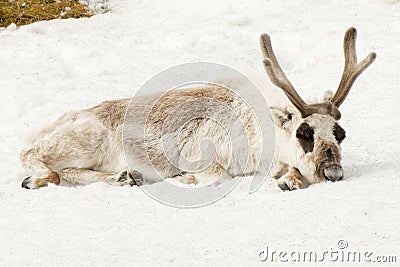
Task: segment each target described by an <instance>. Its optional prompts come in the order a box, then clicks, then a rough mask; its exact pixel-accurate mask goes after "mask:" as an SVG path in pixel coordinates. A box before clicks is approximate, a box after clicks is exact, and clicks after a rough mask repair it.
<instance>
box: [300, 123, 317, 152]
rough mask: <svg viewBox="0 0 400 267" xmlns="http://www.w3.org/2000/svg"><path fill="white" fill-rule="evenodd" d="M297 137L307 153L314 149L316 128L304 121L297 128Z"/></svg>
mask: <svg viewBox="0 0 400 267" xmlns="http://www.w3.org/2000/svg"><path fill="white" fill-rule="evenodd" d="M296 137H297V139H298V141H299V144H300V146H301V147H302V148H303V150H304V152H305V153H308V152H312V151H313V149H314V130H313V129H312V128H311V127H310V125H308V124H307V123H302V124H301V125H300V126H299V128H297V132H296Z"/></svg>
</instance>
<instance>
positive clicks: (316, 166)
mask: <svg viewBox="0 0 400 267" xmlns="http://www.w3.org/2000/svg"><path fill="white" fill-rule="evenodd" d="M356 37H357V31H356V29H355V28H350V29H348V30H347V31H346V33H345V36H344V42H343V48H344V56H345V65H344V70H343V75H342V79H341V80H340V84H339V86H338V89H337V91H336V93H335V94H334V95H333V93H328V94H325V96H324V102H321V103H316V104H308V103H306V102H305V101H304V100H303V99H302V98H301V97H300V95H299V94H298V93H297V91H296V89H295V88H294V87H293V85H292V84H291V83H290V81H289V79H288V78H287V77H286V75H285V73H284V72H283V70H282V68H281V67H280V66H279V63H278V60H277V59H276V56H275V53H274V51H273V49H272V45H271V39H270V37H269V35H268V34H263V35H261V38H260V44H261V50H262V52H263V55H264V60H263V63H264V68H265V70H266V72H267V74H268V76H269V78H270V80H271V82H272V83H273V84H274V85H276V86H277V87H279V88H281V89H282V90H283V92H284V93H285V94H286V96H287V97H288V99H289V100H290V102H291V103H292V104H293V106H294V107H295V108H296V109H297V111H298V112H289V111H288V109H290V108H288V107H286V108H276V107H272V108H271V111H272V114H273V115H274V121H275V124H276V126H277V128H278V129H280V130H282V131H283V132H280V131H279V130H278V132H277V133H278V134H277V136H276V137H277V138H276V141H277V142H278V144H276V145H277V148H278V151H279V153H278V154H279V155H278V160H279V161H280V162H281V163H284V164H285V165H287V166H288V167H290V168H292V170H294V169H295V171H293V172H296V173H297V174H296V175H297V176H298V172H300V174H301V175H302V176H303V177H304V178H305V179H306V180H307V181H308V182H309V183H315V182H321V181H324V180H330V181H338V180H341V179H342V178H343V170H342V166H341V165H340V161H341V159H342V156H341V150H340V143H341V142H342V141H343V139H344V138H345V135H346V134H345V131H344V130H343V129H342V128H341V127H340V126H339V124H338V120H339V119H340V117H341V114H340V111H339V107H340V105H341V104H342V103H343V101H344V100H345V98H346V96H347V95H348V93H349V91H350V88H351V86H352V85H353V83H354V81H355V80H356V79H357V77H358V76H359V75H360V74H361V73H362V72H363V71H364V70H365V69H366V68H367V67H368V66H369V65H371V63H372V62H373V61H374V60H375V58H376V54H375V53H370V54H369V55H368V56H367V57H366V58H365V59H364V60H362V61H361V62H359V63H358V60H357V54H356V48H355V43H356ZM294 179H297V178H294ZM290 184H293V183H290ZM299 188H301V186H300V187H299ZM290 189H292V188H290Z"/></svg>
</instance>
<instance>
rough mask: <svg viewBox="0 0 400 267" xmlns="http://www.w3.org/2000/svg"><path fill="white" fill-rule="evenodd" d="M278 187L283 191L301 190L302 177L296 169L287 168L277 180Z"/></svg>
mask: <svg viewBox="0 0 400 267" xmlns="http://www.w3.org/2000/svg"><path fill="white" fill-rule="evenodd" d="M278 186H279V188H280V189H282V190H283V191H287V190H289V191H291V190H296V189H301V188H303V176H302V175H301V173H300V171H299V170H298V169H297V168H289V171H288V172H287V173H286V174H285V175H284V176H282V177H281V178H279V179H278Z"/></svg>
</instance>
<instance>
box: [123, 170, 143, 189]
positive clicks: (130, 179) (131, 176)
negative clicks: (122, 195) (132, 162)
mask: <svg viewBox="0 0 400 267" xmlns="http://www.w3.org/2000/svg"><path fill="white" fill-rule="evenodd" d="M142 181H143V176H142V174H141V173H140V172H138V171H132V173H131V172H128V171H127V170H124V171H121V172H120V173H119V174H118V179H117V185H120V186H124V185H130V186H133V185H141V184H142Z"/></svg>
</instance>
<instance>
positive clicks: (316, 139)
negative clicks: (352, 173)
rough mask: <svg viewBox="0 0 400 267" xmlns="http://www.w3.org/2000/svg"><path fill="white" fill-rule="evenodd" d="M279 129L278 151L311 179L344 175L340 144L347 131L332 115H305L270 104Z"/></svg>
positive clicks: (328, 178)
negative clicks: (304, 116)
mask: <svg viewBox="0 0 400 267" xmlns="http://www.w3.org/2000/svg"><path fill="white" fill-rule="evenodd" d="M271 111H272V114H273V115H274V122H275V126H276V127H277V128H278V130H277V142H279V144H277V146H278V150H279V152H278V153H279V154H280V155H281V156H283V157H284V158H285V159H286V162H285V163H286V164H288V165H289V166H290V167H294V168H296V169H298V170H299V172H300V173H301V174H302V176H303V177H304V178H305V179H306V180H307V181H308V183H311V184H312V183H318V182H322V181H325V180H329V181H338V180H341V179H342V178H343V170H342V166H341V163H340V162H341V159H342V156H341V148H340V144H341V142H342V141H343V140H344V138H345V137H346V132H345V131H344V130H343V128H342V127H340V125H339V123H338V121H337V120H335V119H334V118H333V117H332V116H330V115H322V114H317V113H315V114H312V115H310V116H308V117H306V118H302V117H301V115H300V114H298V113H297V112H295V111H292V112H290V111H288V109H286V108H285V109H282V108H278V107H272V108H271Z"/></svg>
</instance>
